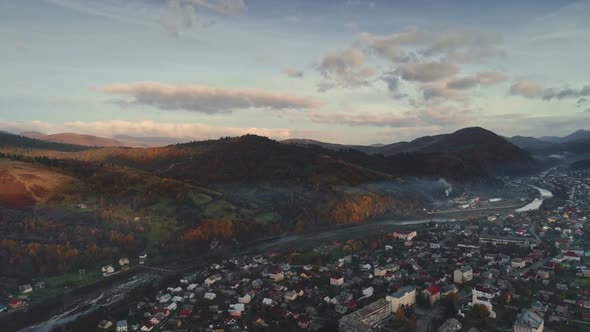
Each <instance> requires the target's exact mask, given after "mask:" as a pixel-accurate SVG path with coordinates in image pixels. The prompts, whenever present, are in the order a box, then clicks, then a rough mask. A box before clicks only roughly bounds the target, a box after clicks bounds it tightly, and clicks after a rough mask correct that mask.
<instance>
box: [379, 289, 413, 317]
mask: <svg viewBox="0 0 590 332" xmlns="http://www.w3.org/2000/svg"><path fill="white" fill-rule="evenodd" d="M385 299H386V300H387V302H390V303H391V311H392V312H396V311H397V309H398V308H399V306H400V305H403V306H411V305H414V304H416V288H414V287H411V286H405V287H402V288H400V289H398V290H397V291H396V292H395V293H393V294H391V295H388V296H387V297H386V298H385Z"/></svg>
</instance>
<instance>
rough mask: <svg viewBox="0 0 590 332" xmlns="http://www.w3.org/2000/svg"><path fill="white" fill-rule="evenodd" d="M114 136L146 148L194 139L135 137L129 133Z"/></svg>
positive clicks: (127, 142)
mask: <svg viewBox="0 0 590 332" xmlns="http://www.w3.org/2000/svg"><path fill="white" fill-rule="evenodd" d="M113 138H114V139H116V140H118V141H121V142H124V143H125V144H126V145H127V146H132V147H145V148H147V147H158V146H166V145H171V144H179V143H186V142H190V141H193V139H191V138H187V137H157V136H154V137H149V136H148V137H135V136H128V135H115V136H113Z"/></svg>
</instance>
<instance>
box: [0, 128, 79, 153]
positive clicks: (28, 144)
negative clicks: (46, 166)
mask: <svg viewBox="0 0 590 332" xmlns="http://www.w3.org/2000/svg"><path fill="white" fill-rule="evenodd" d="M0 148H4V149H8V150H10V151H12V152H16V153H23V151H22V150H23V149H24V150H27V151H31V150H42V151H47V152H53V151H58V152H76V151H83V150H87V149H88V148H89V147H85V146H80V145H74V144H63V143H56V142H48V141H42V140H38V139H34V138H29V137H25V136H21V135H15V134H11V133H0Z"/></svg>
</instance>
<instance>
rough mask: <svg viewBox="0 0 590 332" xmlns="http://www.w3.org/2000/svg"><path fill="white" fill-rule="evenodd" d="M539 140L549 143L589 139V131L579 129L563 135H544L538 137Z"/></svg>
mask: <svg viewBox="0 0 590 332" xmlns="http://www.w3.org/2000/svg"><path fill="white" fill-rule="evenodd" d="M539 139H540V140H541V141H545V142H551V143H568V142H573V141H577V140H580V139H590V131H588V130H584V129H580V130H578V131H576V132H574V133H571V134H569V135H567V136H564V137H557V136H544V137H541V138H539Z"/></svg>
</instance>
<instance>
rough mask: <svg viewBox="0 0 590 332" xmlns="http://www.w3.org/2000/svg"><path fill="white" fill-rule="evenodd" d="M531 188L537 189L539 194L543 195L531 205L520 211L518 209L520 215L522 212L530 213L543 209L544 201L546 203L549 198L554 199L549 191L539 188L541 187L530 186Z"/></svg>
mask: <svg viewBox="0 0 590 332" xmlns="http://www.w3.org/2000/svg"><path fill="white" fill-rule="evenodd" d="M530 187H531V188H535V189H537V191H538V192H539V194H540V195H541V197H539V198H535V199H534V200H533V201H532V202H530V203H529V204H527V205H525V206H523V207H521V208H520V209H517V210H516V212H519V213H520V212H528V211H534V210H538V209H539V208H540V207H541V204H543V201H545V200H546V199H548V198H551V197H553V193H552V192H550V191H549V190H547V189H543V188H539V187H536V186H533V185H530Z"/></svg>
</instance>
